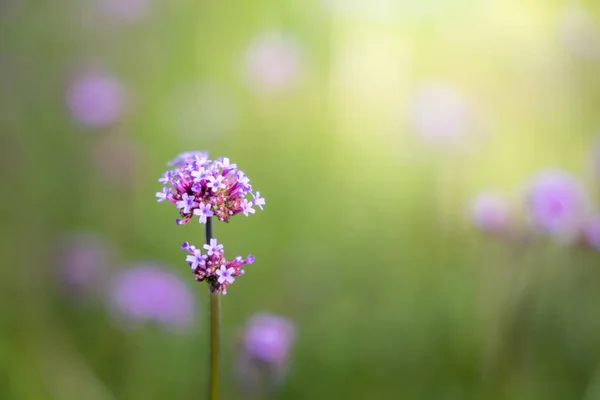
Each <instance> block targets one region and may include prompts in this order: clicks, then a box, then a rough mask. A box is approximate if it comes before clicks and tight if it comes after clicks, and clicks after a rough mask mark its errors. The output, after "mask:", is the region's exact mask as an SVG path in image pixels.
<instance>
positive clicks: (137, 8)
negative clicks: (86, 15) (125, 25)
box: [97, 0, 151, 21]
mask: <svg viewBox="0 0 600 400" xmlns="http://www.w3.org/2000/svg"><path fill="white" fill-rule="evenodd" d="M97 1H98V5H99V7H100V9H101V10H102V12H104V13H105V14H106V15H108V16H110V17H112V18H114V19H118V20H123V21H138V20H141V19H143V18H145V17H147V16H148V14H149V11H150V10H149V9H150V4H151V0H97Z"/></svg>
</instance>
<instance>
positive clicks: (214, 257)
mask: <svg viewBox="0 0 600 400" xmlns="http://www.w3.org/2000/svg"><path fill="white" fill-rule="evenodd" d="M181 248H182V249H183V250H185V251H187V252H188V253H189V255H188V256H187V257H186V259H185V260H186V262H187V263H188V265H189V266H190V268H191V269H192V272H193V273H194V275H195V276H196V280H197V281H198V282H202V281H206V282H207V283H208V285H209V287H210V291H211V292H212V293H223V294H227V286H229V285H231V284H232V283H233V282H234V281H235V278H237V277H238V276H240V275H243V274H244V270H243V269H241V267H242V266H244V265H246V264H252V263H253V262H254V256H253V255H248V257H246V258H245V259H243V258H242V257H241V256H239V255H238V256H237V257H235V258H234V259H233V260H231V261H227V260H226V259H225V256H224V252H223V245H222V244H218V243H217V239H211V240H210V244H205V245H204V250H205V254H202V250H200V249H199V248H197V247H196V246H194V245H191V244H189V243H188V242H185V243H183V244H182V245H181Z"/></svg>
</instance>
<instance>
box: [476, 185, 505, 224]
mask: <svg viewBox="0 0 600 400" xmlns="http://www.w3.org/2000/svg"><path fill="white" fill-rule="evenodd" d="M471 218H472V221H473V224H474V225H475V227H476V228H477V229H479V230H481V231H484V232H489V233H501V232H505V231H506V229H507V228H508V225H509V209H508V204H507V203H506V201H505V200H504V199H503V198H502V197H501V196H499V195H497V194H496V193H493V192H482V193H480V194H479V195H477V197H476V198H475V201H474V202H473V205H472V208H471Z"/></svg>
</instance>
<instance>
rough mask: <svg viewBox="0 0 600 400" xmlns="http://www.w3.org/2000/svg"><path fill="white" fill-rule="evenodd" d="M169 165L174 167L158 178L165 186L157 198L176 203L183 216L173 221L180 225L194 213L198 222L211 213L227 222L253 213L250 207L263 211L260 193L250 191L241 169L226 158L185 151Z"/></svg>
mask: <svg viewBox="0 0 600 400" xmlns="http://www.w3.org/2000/svg"><path fill="white" fill-rule="evenodd" d="M168 165H170V166H173V167H174V168H173V169H171V170H168V171H166V172H165V173H164V174H163V176H162V177H161V178H160V179H159V180H158V181H159V182H160V183H163V184H165V187H164V188H163V190H162V191H160V192H158V193H156V197H157V198H158V201H159V202H161V201H165V200H167V201H170V202H171V203H173V204H175V206H176V207H177V208H178V209H179V214H180V215H181V217H182V219H177V220H176V222H177V224H179V225H182V224H186V223H187V222H189V220H190V219H191V218H192V217H193V216H197V217H198V221H199V222H200V223H201V224H205V223H206V221H207V219H208V218H209V217H213V216H215V217H217V218H218V219H219V221H223V222H228V221H229V218H231V217H232V216H234V215H235V214H239V213H242V214H244V215H245V216H248V215H250V214H254V213H255V212H256V210H255V209H254V208H253V207H258V208H260V209H261V210H262V209H263V206H264V205H265V199H264V198H262V197H260V192H256V193H255V192H253V191H252V185H250V179H249V178H248V177H247V176H246V175H245V174H244V171H242V170H240V169H238V168H237V165H236V164H233V163H231V162H230V160H229V158H219V159H217V160H210V159H208V154H207V153H205V152H201V151H198V152H187V153H182V154H180V155H179V156H177V157H176V158H175V159H174V160H172V161H171V162H170V163H169V164H168ZM247 195H251V199H249V198H247Z"/></svg>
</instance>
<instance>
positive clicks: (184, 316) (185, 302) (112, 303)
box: [108, 264, 196, 331]
mask: <svg viewBox="0 0 600 400" xmlns="http://www.w3.org/2000/svg"><path fill="white" fill-rule="evenodd" d="M108 301H109V307H110V308H111V310H112V314H113V316H115V317H116V318H117V319H118V320H119V322H122V323H123V325H128V324H135V323H144V322H154V323H157V324H159V325H160V326H162V327H164V328H166V329H167V330H172V331H174V330H182V329H185V328H187V327H189V326H190V325H191V324H192V322H193V320H194V317H195V313H196V311H195V307H194V304H195V301H194V296H193V295H192V293H191V292H190V290H189V289H188V287H187V286H186V284H185V283H184V282H183V281H182V280H181V279H180V278H179V277H177V276H176V275H174V274H172V273H170V272H168V271H167V270H166V269H163V268H161V267H159V266H157V265H154V264H140V265H134V266H132V267H130V268H127V269H124V270H123V271H121V272H120V273H119V274H117V275H116V276H115V277H114V279H113V282H112V287H111V288H110V290H109V299H108Z"/></svg>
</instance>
